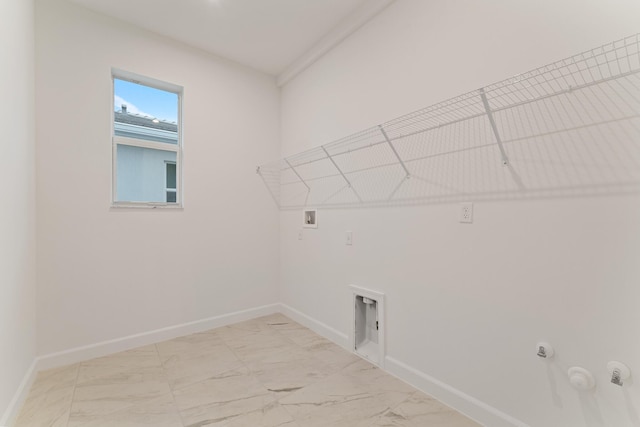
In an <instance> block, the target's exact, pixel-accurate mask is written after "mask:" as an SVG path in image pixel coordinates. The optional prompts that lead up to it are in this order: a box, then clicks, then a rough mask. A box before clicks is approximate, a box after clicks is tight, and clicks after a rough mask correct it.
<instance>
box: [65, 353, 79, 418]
mask: <svg viewBox="0 0 640 427" xmlns="http://www.w3.org/2000/svg"><path fill="white" fill-rule="evenodd" d="M81 367H82V362H80V363H78V369H77V371H76V379H75V380H74V381H73V392H72V393H71V402H69V415H68V416H67V422H66V423H65V424H64V425H65V427H69V421H70V420H71V409H72V408H73V402H74V401H75V400H76V388H78V379H79V378H80V368H81Z"/></svg>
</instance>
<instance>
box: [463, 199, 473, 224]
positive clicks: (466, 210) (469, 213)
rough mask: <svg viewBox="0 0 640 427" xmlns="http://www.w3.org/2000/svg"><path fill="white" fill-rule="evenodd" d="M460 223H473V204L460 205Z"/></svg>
mask: <svg viewBox="0 0 640 427" xmlns="http://www.w3.org/2000/svg"><path fill="white" fill-rule="evenodd" d="M460 222H464V223H468V224H471V223H472V222H473V203H462V204H461V205H460Z"/></svg>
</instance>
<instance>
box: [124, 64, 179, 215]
mask: <svg viewBox="0 0 640 427" xmlns="http://www.w3.org/2000/svg"><path fill="white" fill-rule="evenodd" d="M113 89H114V105H113V108H114V110H113V159H114V164H113V177H114V186H113V187H114V189H113V204H114V205H115V206H147V205H153V206H164V205H167V206H180V205H181V202H182V195H181V194H180V193H181V187H180V181H181V179H180V178H181V177H180V174H181V169H182V168H181V154H182V151H181V149H182V141H181V138H180V134H181V132H180V130H181V126H180V102H181V99H180V98H181V94H182V89H181V88H180V87H178V86H175V85H171V84H168V83H164V82H159V81H156V80H153V79H150V78H145V77H140V76H135V75H132V74H130V73H126V72H119V71H114V72H113Z"/></svg>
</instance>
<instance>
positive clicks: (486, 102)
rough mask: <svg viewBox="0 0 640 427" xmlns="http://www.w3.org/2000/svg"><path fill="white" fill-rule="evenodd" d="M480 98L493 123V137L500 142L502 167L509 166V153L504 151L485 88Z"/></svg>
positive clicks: (482, 89)
mask: <svg viewBox="0 0 640 427" xmlns="http://www.w3.org/2000/svg"><path fill="white" fill-rule="evenodd" d="M480 98H482V103H483V104H484V109H485V111H486V112H487V117H488V118H489V123H491V129H493V135H494V136H495V137H496V141H497V142H498V147H499V148H500V155H501V156H502V165H503V166H508V165H509V159H508V158H507V153H506V152H505V151H504V146H503V145H502V139H501V138H500V133H498V126H496V121H495V120H494V119H493V112H492V111H491V106H490V105H489V100H488V99H487V94H486V93H485V92H484V88H481V89H480Z"/></svg>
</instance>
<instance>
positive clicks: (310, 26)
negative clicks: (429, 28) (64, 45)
mask: <svg viewBox="0 0 640 427" xmlns="http://www.w3.org/2000/svg"><path fill="white" fill-rule="evenodd" d="M70 1H73V2H74V3H78V4H80V5H83V6H85V7H87V8H89V9H92V10H94V11H97V12H100V13H104V14H106V15H109V16H112V17H115V18H117V19H120V20H123V21H126V22H129V23H131V24H134V25H136V26H138V27H142V28H145V29H147V30H150V31H153V32H155V33H159V34H162V35H165V36H168V37H171V38H173V39H176V40H179V41H181V42H183V43H186V44H189V45H191V46H195V47H197V48H200V49H203V50H206V51H208V52H211V53H213V54H215V55H219V56H222V57H225V58H228V59H231V60H233V61H236V62H239V63H241V64H244V65H247V66H249V67H252V68H255V69H257V70H260V71H263V72H265V73H267V74H271V75H275V76H279V75H281V74H282V73H284V72H287V71H288V69H290V68H291V67H292V66H294V65H295V63H296V61H298V60H300V58H302V57H303V56H305V54H308V52H309V51H310V50H313V48H314V47H315V48H316V49H317V46H318V44H320V42H322V41H323V40H326V39H327V37H330V35H331V33H332V32H334V33H335V32H336V31H337V30H339V31H338V32H339V33H340V35H341V36H340V37H342V38H341V39H340V40H342V39H343V38H344V37H346V36H347V35H348V34H350V32H348V34H346V33H345V23H347V24H348V25H347V26H348V27H354V28H352V30H351V32H353V31H355V29H357V28H359V27H360V26H361V25H362V24H363V23H364V22H362V21H363V16H365V17H366V20H369V19H370V18H371V17H372V16H373V15H375V13H377V12H378V11H379V10H381V9H382V8H383V7H384V6H386V4H388V3H389V1H385V0H70ZM373 4H376V5H377V9H378V10H377V11H376V12H375V13H373V14H372V12H371V8H372V5H373ZM345 34H346V35H345ZM335 38H336V36H334V37H333V39H334V42H335ZM340 40H339V41H340ZM339 41H338V42H339ZM335 44H337V42H335V43H334V45H335ZM326 50H327V49H326V48H325V49H324V51H323V52H322V53H324V52H325V51H326ZM320 55H321V54H320ZM307 56H308V55H307ZM305 62H307V63H308V62H309V58H306V60H305ZM288 72H289V73H290V71H288Z"/></svg>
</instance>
